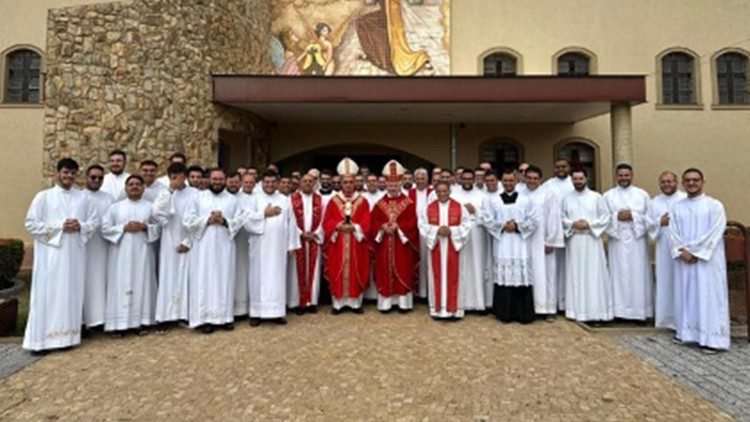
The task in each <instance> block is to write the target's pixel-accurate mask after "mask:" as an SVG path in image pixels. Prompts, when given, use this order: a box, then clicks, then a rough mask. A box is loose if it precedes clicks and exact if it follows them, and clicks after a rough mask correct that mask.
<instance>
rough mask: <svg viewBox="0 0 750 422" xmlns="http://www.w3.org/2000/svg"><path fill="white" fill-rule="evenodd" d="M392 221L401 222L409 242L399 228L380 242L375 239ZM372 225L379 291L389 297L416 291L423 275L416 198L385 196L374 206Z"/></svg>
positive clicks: (382, 237)
mask: <svg viewBox="0 0 750 422" xmlns="http://www.w3.org/2000/svg"><path fill="white" fill-rule="evenodd" d="M390 221H394V222H396V224H398V228H399V229H401V231H402V232H403V234H404V236H406V238H407V239H408V241H407V242H406V243H403V241H402V240H401V237H400V236H399V234H398V232H395V233H391V234H387V233H385V232H383V234H382V235H381V240H380V242H379V243H377V242H375V237H376V236H377V235H378V232H379V231H380V229H381V228H382V226H383V225H384V224H387V223H388V222H390ZM370 226H371V235H370V238H371V239H373V240H372V243H373V247H374V250H375V284H376V285H377V287H378V293H379V294H380V295H381V296H385V297H390V296H393V295H399V296H402V295H405V294H408V293H412V292H413V291H414V289H415V288H416V282H417V280H418V279H419V277H418V271H419V230H418V229H417V212H416V208H415V205H414V202H412V201H411V200H410V199H409V198H408V197H407V196H406V195H404V194H400V195H399V196H397V197H395V198H390V197H388V196H387V195H386V196H384V197H383V198H381V199H380V200H379V201H378V203H377V204H376V205H375V208H373V209H372V217H371V219H370Z"/></svg>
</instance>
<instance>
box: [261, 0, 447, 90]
mask: <svg viewBox="0 0 750 422" xmlns="http://www.w3.org/2000/svg"><path fill="white" fill-rule="evenodd" d="M271 4H272V6H271V7H272V13H273V22H272V33H273V36H272V37H271V39H270V40H269V43H270V45H269V47H270V48H269V59H270V60H271V63H272V64H273V66H274V68H275V69H276V73H277V74H280V75H312V76H332V75H346V76H370V75H371V76H387V75H392V76H431V75H448V74H450V0H274V1H273V2H272V3H271Z"/></svg>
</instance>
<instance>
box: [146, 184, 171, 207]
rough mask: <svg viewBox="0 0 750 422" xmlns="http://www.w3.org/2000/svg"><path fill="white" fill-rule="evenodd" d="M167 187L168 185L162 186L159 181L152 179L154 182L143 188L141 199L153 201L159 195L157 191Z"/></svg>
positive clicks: (159, 191)
mask: <svg viewBox="0 0 750 422" xmlns="http://www.w3.org/2000/svg"><path fill="white" fill-rule="evenodd" d="M168 189H169V186H164V185H162V184H161V183H158V182H156V181H154V183H152V184H151V186H146V187H145V188H144V189H143V199H145V200H147V201H149V202H154V201H156V197H158V196H159V193H161V192H162V191H164V190H168Z"/></svg>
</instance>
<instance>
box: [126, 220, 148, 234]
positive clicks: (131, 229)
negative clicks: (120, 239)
mask: <svg viewBox="0 0 750 422" xmlns="http://www.w3.org/2000/svg"><path fill="white" fill-rule="evenodd" d="M146 228H148V226H147V225H145V224H143V223H141V222H140V221H128V223H127V224H125V227H124V228H123V230H125V232H126V233H138V232H142V231H145V230H146Z"/></svg>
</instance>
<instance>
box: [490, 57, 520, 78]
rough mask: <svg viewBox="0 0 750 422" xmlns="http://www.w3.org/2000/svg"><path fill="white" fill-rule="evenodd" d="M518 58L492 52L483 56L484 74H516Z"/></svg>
mask: <svg viewBox="0 0 750 422" xmlns="http://www.w3.org/2000/svg"><path fill="white" fill-rule="evenodd" d="M517 66H518V60H517V59H516V58H515V57H513V56H512V55H510V54H506V53H492V54H490V55H488V56H486V57H485V58H484V76H516V74H517V72H518V71H517Z"/></svg>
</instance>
